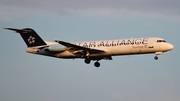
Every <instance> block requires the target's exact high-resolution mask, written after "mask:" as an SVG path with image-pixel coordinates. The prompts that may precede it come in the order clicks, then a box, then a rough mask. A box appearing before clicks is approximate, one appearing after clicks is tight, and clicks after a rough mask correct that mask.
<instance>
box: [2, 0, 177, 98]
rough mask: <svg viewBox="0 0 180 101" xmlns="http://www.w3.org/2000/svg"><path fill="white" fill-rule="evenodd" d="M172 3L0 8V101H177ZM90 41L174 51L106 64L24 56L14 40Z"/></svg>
mask: <svg viewBox="0 0 180 101" xmlns="http://www.w3.org/2000/svg"><path fill="white" fill-rule="evenodd" d="M179 5H180V1H179V0H128V1H127V0H0V47H1V48H0V101H180V96H179V95H180V86H179V85H180V68H179V67H180V62H179V57H180V55H179V50H180V45H179V38H180V6H179ZM4 27H13V28H25V27H29V28H33V29H34V30H35V31H36V32H37V33H38V34H39V35H40V36H41V37H42V39H44V40H47V41H54V40H63V41H67V42H74V41H76V42H77V41H87V40H88V41H93V40H104V39H122V38H131V37H133V38H134V37H162V38H164V39H165V40H166V41H167V42H169V43H171V44H173V45H174V49H173V50H172V51H170V52H167V53H165V54H163V55H160V56H159V60H158V61H155V60H154V59H153V58H154V56H155V55H154V54H150V55H135V56H118V57H113V60H112V61H107V60H101V61H100V63H101V67H100V68H95V67H94V66H93V63H94V61H92V63H91V64H89V65H87V64H85V63H84V60H82V59H75V60H72V59H70V60H65V59H56V58H51V57H45V56H40V55H32V54H28V53H26V52H25V48H26V45H25V43H24V41H23V40H22V38H21V37H20V35H18V34H17V33H14V32H12V31H8V30H5V29H3V28H4Z"/></svg>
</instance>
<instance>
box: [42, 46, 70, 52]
mask: <svg viewBox="0 0 180 101" xmlns="http://www.w3.org/2000/svg"><path fill="white" fill-rule="evenodd" d="M66 49H67V47H66V46H63V45H51V46H49V47H46V48H45V51H49V52H64V51H65V50H66Z"/></svg>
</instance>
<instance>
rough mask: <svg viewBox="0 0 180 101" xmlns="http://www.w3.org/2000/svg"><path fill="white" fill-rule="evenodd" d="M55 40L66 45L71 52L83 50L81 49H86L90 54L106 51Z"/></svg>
mask: <svg viewBox="0 0 180 101" xmlns="http://www.w3.org/2000/svg"><path fill="white" fill-rule="evenodd" d="M55 42H57V43H59V44H62V45H64V46H66V47H67V49H68V50H69V51H71V52H73V51H81V50H83V51H86V52H88V53H89V54H91V53H101V52H105V51H104V50H99V49H93V48H87V47H83V46H78V45H75V44H71V43H68V42H64V41H59V40H55Z"/></svg>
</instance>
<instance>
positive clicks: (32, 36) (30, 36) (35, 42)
mask: <svg viewBox="0 0 180 101" xmlns="http://www.w3.org/2000/svg"><path fill="white" fill-rule="evenodd" d="M5 29H7V30H13V31H15V32H17V33H20V35H21V37H22V38H23V40H24V41H25V43H26V45H27V46H28V47H33V46H41V45H46V43H45V42H44V41H43V40H42V39H41V37H40V36H39V35H38V34H37V33H36V32H35V31H34V30H33V29H31V28H24V29H14V28H5Z"/></svg>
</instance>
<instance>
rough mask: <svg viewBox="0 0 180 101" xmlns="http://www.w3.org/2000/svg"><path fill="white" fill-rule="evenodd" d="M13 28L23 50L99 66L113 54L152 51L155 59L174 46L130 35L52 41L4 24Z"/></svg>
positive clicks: (150, 38)
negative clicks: (20, 40) (127, 36)
mask: <svg viewBox="0 0 180 101" xmlns="http://www.w3.org/2000/svg"><path fill="white" fill-rule="evenodd" d="M4 29H7V30H12V31H15V32H17V33H19V34H20V35H21V37H22V38H23V40H24V41H25V43H26V45H27V48H26V52H28V53H32V54H39V55H45V56H50V57H56V58H63V59H76V58H81V59H84V62H85V63H86V64H90V62H91V61H92V60H93V61H96V62H95V63H94V66H95V67H99V66H100V63H99V61H100V60H102V59H105V60H112V56H118V55H119V56H121V55H138V54H150V53H151V54H155V56H154V59H155V60H158V56H157V55H161V54H163V53H164V52H167V51H170V50H172V49H173V48H174V46H173V45H172V44H170V43H168V42H166V41H165V40H164V39H162V38H158V37H147V38H129V39H119V40H101V41H87V42H74V43H70V42H65V41H61V40H55V42H49V41H44V40H43V39H42V38H41V37H40V36H39V35H38V34H37V33H36V32H35V31H34V30H33V29H31V28H23V29H15V28H4Z"/></svg>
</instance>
